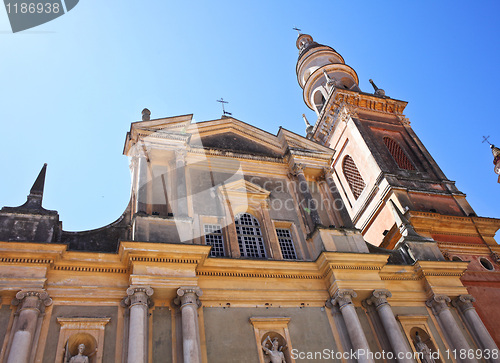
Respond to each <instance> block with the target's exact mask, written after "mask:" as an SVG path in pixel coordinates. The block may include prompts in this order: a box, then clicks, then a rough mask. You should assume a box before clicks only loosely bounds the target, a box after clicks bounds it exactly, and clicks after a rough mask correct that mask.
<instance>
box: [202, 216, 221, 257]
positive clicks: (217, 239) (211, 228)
mask: <svg viewBox="0 0 500 363" xmlns="http://www.w3.org/2000/svg"><path fill="white" fill-rule="evenodd" d="M203 228H204V230H205V244H206V245H207V246H212V249H211V250H210V256H211V257H222V256H225V255H226V254H225V253H224V237H223V236H222V228H221V225H220V224H205V225H203Z"/></svg>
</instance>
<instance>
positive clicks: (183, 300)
mask: <svg viewBox="0 0 500 363" xmlns="http://www.w3.org/2000/svg"><path fill="white" fill-rule="evenodd" d="M297 47H298V49H299V60H298V63H297V77H298V81H299V85H300V86H301V87H302V88H303V94H304V100H305V103H306V105H307V106H308V107H310V108H311V109H313V110H314V111H315V112H316V113H317V115H318V119H317V121H316V123H315V124H314V125H309V126H308V127H307V129H306V137H303V136H301V135H297V134H295V133H293V132H290V131H288V130H286V129H283V128H281V129H280V130H279V131H278V133H277V134H276V135H274V134H270V133H268V132H266V131H263V130H260V129H258V128H256V127H254V126H252V125H249V124H246V123H244V122H242V121H240V120H237V119H234V118H231V117H226V116H224V117H222V118H221V119H218V120H212V121H205V122H200V123H192V115H181V116H175V117H168V118H160V119H153V120H151V118H150V114H151V113H150V111H149V110H147V109H145V110H143V113H142V118H143V119H142V121H138V122H134V123H132V125H131V128H130V131H129V132H128V133H127V136H126V139H125V145H124V150H123V153H124V155H126V156H128V157H129V158H130V168H131V172H132V191H131V199H130V203H129V205H128V207H127V208H126V210H125V211H124V213H123V215H122V216H120V217H119V218H118V219H117V221H115V222H114V223H111V224H110V225H108V226H105V227H103V228H100V229H97V230H92V231H83V232H67V231H64V230H63V229H62V223H61V222H60V221H59V215H58V213H57V212H56V211H47V210H45V209H44V208H43V207H42V198H43V187H44V178H45V173H46V166H44V167H43V169H42V171H41V173H40V175H39V177H38V178H37V180H36V181H35V183H34V185H33V188H32V189H31V191H30V195H29V196H28V201H27V202H26V203H25V204H24V205H23V206H20V207H4V208H3V209H2V210H1V211H0V297H1V302H0V304H1V305H0V344H1V351H0V362H7V363H13V362H23V363H28V362H44V363H45V362H68V361H70V360H71V359H72V357H75V356H78V355H79V358H78V359H80V360H82V361H84V360H85V359H88V361H89V362H92V363H98V362H130V363H141V362H144V363H145V362H175V363H198V362H203V363H207V362H210V363H212V362H213V363H226V362H227V363H230V362H242V361H244V362H261V363H264V362H273V363H274V362H277V361H278V360H281V361H282V362H283V361H285V362H286V363H292V362H297V363H298V362H316V361H321V360H324V361H338V362H340V361H342V362H415V361H421V362H431V361H435V362H469V361H470V362H476V361H487V362H498V361H500V360H499V356H498V353H499V352H498V348H497V346H496V344H498V342H499V336H498V333H497V331H496V327H498V326H499V324H500V314H499V313H498V308H496V306H495V305H494V304H493V302H495V301H497V300H498V298H500V295H498V294H499V291H500V288H499V282H500V278H499V276H500V274H499V271H500V269H499V267H498V253H500V249H499V247H498V245H497V243H496V241H495V240H494V235H495V233H496V231H497V230H498V228H499V227H500V220H498V219H490V218H481V217H477V216H476V215H475V214H474V212H473V210H472V208H471V207H470V206H469V204H468V203H467V201H466V199H465V195H464V194H463V193H461V192H460V191H458V189H457V188H456V187H455V186H454V183H453V182H451V181H449V180H448V179H447V178H446V177H445V175H444V174H443V173H442V171H441V170H440V169H439V167H438V166H437V164H436V163H435V162H434V160H433V159H432V157H431V156H430V154H429V153H428V152H427V151H426V149H425V148H424V147H423V145H422V143H421V142H420V140H419V139H418V138H417V136H416V135H415V134H414V133H413V131H412V129H411V127H410V123H409V121H408V119H407V118H406V117H405V116H404V115H403V113H402V112H403V110H404V107H405V106H406V102H404V101H399V100H396V99H392V98H390V97H388V96H386V95H385V92H384V91H383V90H380V89H378V88H377V87H376V86H375V85H374V83H373V85H374V88H375V92H374V93H365V92H362V91H361V90H360V89H359V86H358V76H357V74H356V72H355V71H354V70H353V69H352V68H351V67H349V66H348V65H346V64H345V61H344V59H343V58H342V56H340V54H338V53H337V52H336V51H335V50H333V49H332V48H331V47H327V46H323V45H321V44H318V43H316V42H314V40H313V39H312V37H311V36H309V35H306V34H301V35H299V38H298V39H297ZM82 344H83V345H84V347H82V348H81V349H80V348H79V347H80V346H81V345H82ZM78 349H80V350H81V352H78ZM460 350H463V351H465V352H467V353H469V352H471V354H472V356H470V355H469V354H466V356H465V357H462V356H460ZM457 351H458V352H459V353H458V355H457V354H456V353H453V352H457ZM478 352H481V357H479V353H478ZM487 352H488V353H487ZM419 354H420V355H419ZM75 359H76V358H75ZM73 361H75V360H73ZM282 362H280V363H282Z"/></svg>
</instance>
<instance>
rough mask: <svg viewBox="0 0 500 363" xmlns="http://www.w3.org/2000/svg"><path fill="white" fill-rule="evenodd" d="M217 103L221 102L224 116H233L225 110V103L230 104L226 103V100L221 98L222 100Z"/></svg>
mask: <svg viewBox="0 0 500 363" xmlns="http://www.w3.org/2000/svg"><path fill="white" fill-rule="evenodd" d="M217 102H220V104H221V105H222V116H226V115H229V116H231V115H232V113H231V112H227V111H226V110H225V109H224V104H225V103H229V102H227V101H224V99H223V98H222V97H221V98H220V100H217Z"/></svg>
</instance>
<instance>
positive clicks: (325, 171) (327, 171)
mask: <svg viewBox="0 0 500 363" xmlns="http://www.w3.org/2000/svg"><path fill="white" fill-rule="evenodd" d="M332 173H333V168H332V167H330V166H328V167H327V166H325V167H323V176H324V177H325V179H326V178H331V177H332Z"/></svg>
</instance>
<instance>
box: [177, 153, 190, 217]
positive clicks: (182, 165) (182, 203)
mask: <svg viewBox="0 0 500 363" xmlns="http://www.w3.org/2000/svg"><path fill="white" fill-rule="evenodd" d="M186 153H187V152H186V150H175V167H176V178H177V180H176V181H175V182H176V184H177V189H176V192H177V195H176V197H177V215H176V217H180V218H186V217H187V216H188V204H187V188H186V160H185V159H186Z"/></svg>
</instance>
